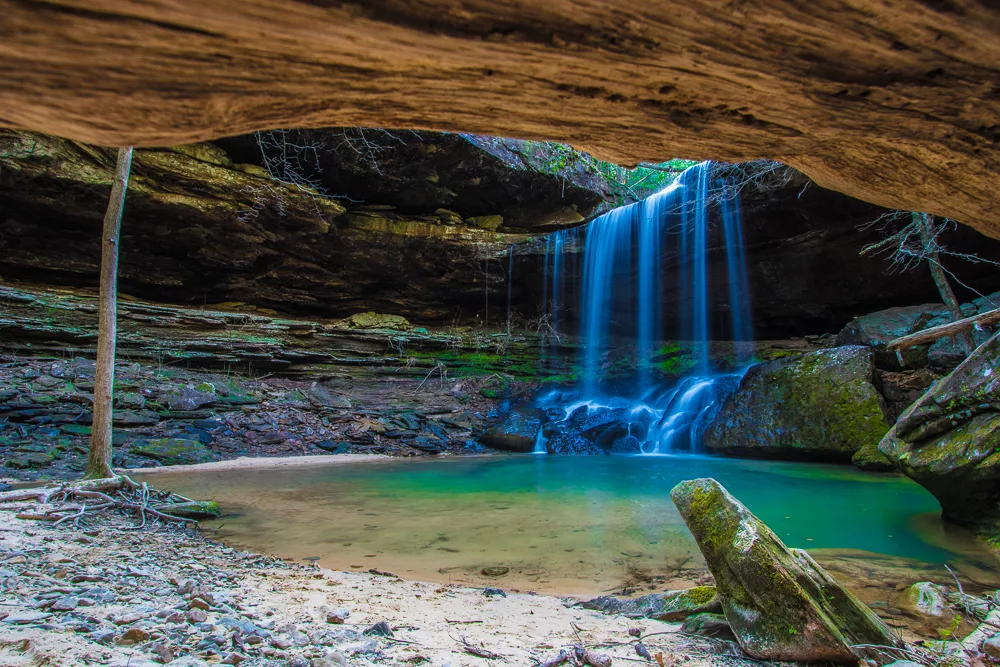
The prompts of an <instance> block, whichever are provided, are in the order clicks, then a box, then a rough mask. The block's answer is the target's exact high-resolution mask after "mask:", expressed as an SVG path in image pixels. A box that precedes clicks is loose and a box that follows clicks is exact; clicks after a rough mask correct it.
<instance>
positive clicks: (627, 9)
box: [0, 0, 1000, 237]
mask: <svg viewBox="0 0 1000 667" xmlns="http://www.w3.org/2000/svg"><path fill="white" fill-rule="evenodd" d="M0 17H2V20H0V125H5V126H9V127H15V128H22V129H28V130H35V131H42V132H47V133H52V134H57V135H60V136H63V137H68V138H72V139H77V140H81V141H87V142H92V143H98V144H103V145H122V144H135V145H139V146H154V145H170V144H178V143H182V142H191V141H196V140H204V139H209V138H213V137H219V136H225V135H234V134H240V133H246V132H249V131H253V130H256V129H262V128H273V127H317V126H331V125H341V126H345V125H356V126H380V127H391V128H425V129H437V130H455V131H459V130H460V131H466V132H475V133H482V134H494V135H501V136H512V137H522V138H534V139H550V140H557V141H564V142H567V143H570V144H572V145H574V146H576V147H578V148H582V149H585V150H588V151H590V152H592V153H594V154H596V155H597V156H599V157H602V158H604V159H608V160H613V161H618V162H623V163H633V162H637V161H644V160H661V159H665V158H669V157H675V156H677V157H692V158H714V159H724V160H743V159H750V158H758V157H771V158H776V159H780V160H782V161H784V162H787V163H789V164H791V165H793V166H795V167H798V168H799V169H801V170H802V171H804V172H806V173H807V174H809V175H810V176H811V177H812V178H813V179H814V180H816V181H817V182H818V183H820V184H821V185H823V186H825V187H828V188H833V189H836V190H840V191H843V192H846V193H849V194H851V195H853V196H855V197H859V198H861V199H865V200H868V201H871V202H875V203H878V204H882V205H885V206H889V207H892V208H902V209H916V210H923V211H930V212H933V213H937V214H941V215H947V216H950V217H952V218H954V219H956V220H959V221H962V222H964V223H967V224H969V225H972V226H973V227H976V228H978V229H979V230H981V231H983V232H985V233H987V234H989V235H991V236H994V237H1000V220H998V219H997V217H996V211H998V210H1000V188H997V185H996V184H997V178H998V176H1000V147H998V139H1000V8H996V5H995V4H994V3H992V2H989V1H988V0H979V1H977V0H912V1H909V2H907V1H903V0H880V1H878V2H871V1H868V0H846V1H845V0H809V1H808V2H803V1H801V0H773V1H770V2H765V1H762V0H761V1H753V0H726V1H723V0H688V1H686V2H667V1H665V0H642V1H641V2H636V1H634V0H633V1H632V2H624V1H623V0H545V1H540V0H507V1H505V2H499V1H497V0H460V1H455V0H452V1H446V0H369V1H366V2H363V3H362V2H359V3H347V2H335V1H333V0H300V1H294V0H211V1H205V0H146V1H143V2H138V1H131V2H130V1H127V0H115V1H114V2H112V1H111V0H0Z"/></svg>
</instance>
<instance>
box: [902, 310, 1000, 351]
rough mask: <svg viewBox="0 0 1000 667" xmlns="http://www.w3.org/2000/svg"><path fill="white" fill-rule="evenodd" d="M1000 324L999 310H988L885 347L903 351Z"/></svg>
mask: <svg viewBox="0 0 1000 667" xmlns="http://www.w3.org/2000/svg"><path fill="white" fill-rule="evenodd" d="M998 322H1000V308H997V309H996V310H990V311H987V312H985V313H981V314H979V315H973V316H972V317H966V318H963V319H961V320H955V321H954V322H948V323H947V324H942V325H939V326H936V327H931V328H930V329H924V330H923V331H918V332H917V333H912V334H909V335H906V336H902V337H900V338H897V339H895V340H892V341H889V344H888V345H886V349H887V350H890V351H891V350H897V349H899V350H905V349H906V348H908V347H915V346H917V345H926V344H927V343H933V342H934V341H936V340H938V339H939V338H947V337H949V336H955V335H957V334H959V333H961V332H963V331H966V330H967V329H973V328H978V329H981V328H983V327H989V326H993V325H994V324H997V323H998Z"/></svg>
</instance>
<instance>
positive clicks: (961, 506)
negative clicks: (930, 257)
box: [879, 334, 1000, 538]
mask: <svg viewBox="0 0 1000 667" xmlns="http://www.w3.org/2000/svg"><path fill="white" fill-rule="evenodd" d="M879 451H881V452H882V453H883V454H885V455H886V457H887V458H888V459H889V460H890V461H892V462H893V464H894V465H896V466H897V467H898V468H899V469H900V470H901V471H902V472H903V473H905V474H906V475H907V476H908V477H910V478H911V479H913V480H914V481H916V482H917V483H919V484H921V485H922V486H923V487H924V488H926V489H927V490H928V491H930V492H931V493H932V494H934V496H935V497H936V498H937V499H938V502H940V503H941V508H942V510H943V511H944V516H945V517H946V518H948V519H951V520H953V521H956V522H958V523H961V524H964V525H968V526H971V527H974V528H978V529H984V530H985V531H986V533H987V535H989V536H992V537H994V538H995V537H998V536H1000V334H998V335H996V336H993V337H992V338H991V339H990V340H989V341H987V342H986V343H984V344H983V345H980V346H979V348H977V349H976V350H975V351H974V352H973V353H972V355H970V356H969V358H968V359H966V360H965V361H964V362H962V364H961V365H960V366H959V367H958V368H956V369H955V370H954V371H952V372H951V373H950V374H949V375H947V376H945V377H944V378H942V379H941V380H939V381H938V382H936V383H935V384H934V385H933V386H932V387H931V388H930V389H929V390H928V391H927V392H926V393H925V394H924V395H923V396H921V397H920V398H919V399H918V400H917V401H916V402H915V403H914V404H913V405H911V406H910V407H909V408H907V409H906V410H905V411H904V412H903V414H902V415H900V417H899V420H898V421H897V422H896V425H895V426H894V427H893V428H892V430H890V431H889V433H887V434H886V436H885V437H884V438H883V439H882V442H881V443H879Z"/></svg>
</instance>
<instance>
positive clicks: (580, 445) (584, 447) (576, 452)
mask: <svg viewBox="0 0 1000 667" xmlns="http://www.w3.org/2000/svg"><path fill="white" fill-rule="evenodd" d="M545 449H546V451H547V452H548V453H549V454H558V455H563V456H604V455H605V454H607V452H606V451H604V450H603V449H601V448H600V447H598V446H597V445H596V444H594V443H593V442H591V441H590V440H587V439H586V438H584V437H583V436H581V435H575V434H568V435H557V436H554V437H552V438H549V439H548V440H547V441H546V442H545Z"/></svg>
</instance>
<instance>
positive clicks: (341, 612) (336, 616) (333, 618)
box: [326, 607, 351, 625]
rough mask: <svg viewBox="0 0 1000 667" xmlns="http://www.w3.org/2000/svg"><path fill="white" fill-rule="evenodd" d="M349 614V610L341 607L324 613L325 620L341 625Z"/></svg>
mask: <svg viewBox="0 0 1000 667" xmlns="http://www.w3.org/2000/svg"><path fill="white" fill-rule="evenodd" d="M350 615H351V610H350V609H347V608H344V607H341V608H339V609H334V610H333V611H329V612H327V614H326V622H327V623H333V624H335V625H341V624H343V623H345V622H346V621H347V617H348V616H350Z"/></svg>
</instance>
